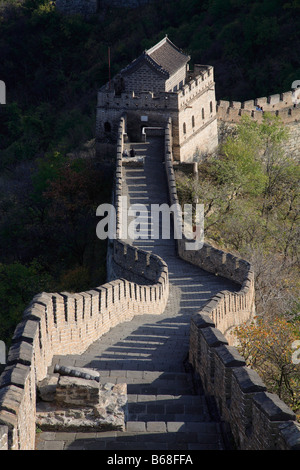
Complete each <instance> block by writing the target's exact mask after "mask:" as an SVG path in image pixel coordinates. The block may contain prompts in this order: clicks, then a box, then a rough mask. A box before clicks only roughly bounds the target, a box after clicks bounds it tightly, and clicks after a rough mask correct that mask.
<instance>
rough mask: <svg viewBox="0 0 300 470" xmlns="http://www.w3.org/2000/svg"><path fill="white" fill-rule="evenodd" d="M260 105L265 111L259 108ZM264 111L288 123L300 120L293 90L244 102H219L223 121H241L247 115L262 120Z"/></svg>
mask: <svg viewBox="0 0 300 470" xmlns="http://www.w3.org/2000/svg"><path fill="white" fill-rule="evenodd" d="M258 106H260V107H261V108H262V109H263V111H261V110H258V109H257V107H258ZM264 112H268V113H271V114H274V115H275V116H279V117H280V118H281V119H282V121H283V123H286V124H288V123H292V122H297V121H299V120H300V106H299V105H296V104H294V102H293V92H292V91H289V92H285V93H281V94H276V95H271V96H268V97H262V98H256V99H255V100H248V101H244V102H241V101H226V100H220V101H218V102H217V115H218V119H220V120H221V121H227V122H239V121H240V119H241V116H243V115H247V116H249V117H251V118H253V119H254V120H256V121H258V122H261V121H262V118H263V113H264Z"/></svg>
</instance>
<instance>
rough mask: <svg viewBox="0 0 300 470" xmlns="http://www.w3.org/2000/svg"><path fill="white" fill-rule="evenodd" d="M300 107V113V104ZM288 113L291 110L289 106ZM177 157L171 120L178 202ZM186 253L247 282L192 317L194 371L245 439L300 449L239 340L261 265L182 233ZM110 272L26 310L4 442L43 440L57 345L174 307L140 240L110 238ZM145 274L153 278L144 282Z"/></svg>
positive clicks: (298, 428) (23, 445) (8, 381)
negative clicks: (41, 425) (44, 403)
mask: <svg viewBox="0 0 300 470" xmlns="http://www.w3.org/2000/svg"><path fill="white" fill-rule="evenodd" d="M287 96H288V97H289V96H290V94H288V95H287ZM271 101H272V100H271ZM280 101H282V100H280ZM280 101H278V103H280ZM278 103H277V104H278ZM268 104H269V105H271V104H272V103H268ZM264 105H265V106H266V104H264ZM218 106H219V111H218V113H221V111H220V109H221V108H222V110H224V113H226V115H231V116H232V114H231V113H233V114H234V116H235V118H234V119H235V120H238V116H240V115H241V114H242V113H243V112H244V111H243V110H246V111H248V112H250V113H252V112H253V110H251V108H250V110H248V108H247V107H246V108H245V107H244V106H245V105H244V106H238V108H237V109H236V110H235V108H234V107H233V106H232V105H230V106H227V104H226V105H225V107H224V106H221V105H220V104H219V105H218ZM276 111H277V110H275V112H276ZM222 112H223V111H222ZM273 112H274V110H273ZM279 112H280V111H279ZM291 112H292V113H299V109H297V110H296V111H295V109H292V111H291ZM284 113H285V115H286V116H290V115H291V113H290V112H289V111H284ZM297 116H298V114H297ZM293 118H294V120H295V115H293ZM124 129H125V128H124V119H123V118H122V119H121V121H120V125H119V130H118V142H117V158H116V177H115V188H114V203H115V207H116V209H117V233H119V230H120V201H121V199H120V198H121V195H122V151H123V142H124ZM172 161H173V157H172V135H171V123H170V121H169V122H168V125H167V127H166V129H165V170H166V180H167V184H168V190H169V196H170V203H176V202H177V201H178V199H177V192H176V184H175V177H174V170H173V163H172ZM178 255H179V257H181V258H183V259H185V260H186V261H188V262H190V263H192V264H195V265H197V266H199V267H201V268H202V269H204V270H207V271H209V272H211V273H214V274H216V275H221V276H224V277H225V278H228V279H231V280H234V281H235V282H236V283H238V284H239V285H240V286H241V288H240V290H239V291H238V292H234V293H232V292H227V291H222V292H220V293H219V294H217V295H216V296H214V297H213V298H211V299H210V301H209V302H208V303H207V304H206V305H205V306H204V307H203V308H202V309H201V310H200V311H198V312H197V313H196V314H194V315H193V316H192V318H191V326H190V349H189V361H190V363H191V365H192V366H193V369H194V373H195V374H196V375H197V376H198V377H200V379H201V382H202V384H203V387H204V390H205V393H206V394H207V396H209V397H213V398H214V400H215V402H216V405H217V407H218V410H219V413H220V415H221V418H222V420H223V421H224V423H225V424H226V426H228V427H229V428H230V429H231V432H232V434H233V436H234V440H235V444H236V446H237V448H238V449H242V450H245V449H254V450H265V449H281V450H291V449H300V425H299V423H297V422H296V417H295V414H294V413H293V412H292V411H291V410H290V409H289V408H288V407H287V406H286V405H285V403H283V402H282V401H281V400H280V399H279V397H278V396H276V395H274V394H270V393H269V392H268V391H267V390H266V387H265V385H264V384H263V383H262V381H261V379H260V378H259V376H258V375H257V374H256V373H255V372H254V371H253V370H251V369H249V368H248V367H246V365H245V361H244V359H243V358H242V357H241V356H240V355H239V354H238V352H237V349H236V348H235V347H234V345H232V341H231V337H230V331H231V329H232V328H233V327H234V326H237V325H239V324H241V323H243V322H245V321H249V320H250V319H252V318H253V314H254V295H255V293H254V274H253V271H252V268H251V265H249V263H248V262H246V261H244V260H241V259H238V258H237V257H235V256H232V255H231V254H228V253H224V252H223V251H221V250H217V249H215V248H213V247H212V246H209V245H208V244H205V245H204V247H203V249H202V250H200V251H199V252H193V251H186V250H185V248H184V241H182V240H179V241H178ZM108 279H111V280H110V282H107V283H106V284H104V285H102V286H99V287H97V288H95V289H92V290H90V291H87V292H81V293H77V294H70V293H64V292H62V293H41V294H38V295H37V296H35V297H34V299H33V300H32V302H31V304H30V305H29V306H28V308H27V309H26V310H25V312H24V314H23V319H22V321H21V322H20V324H19V325H18V326H17V328H16V330H15V333H14V336H13V339H12V346H11V348H10V350H9V352H8V357H7V364H6V367H5V369H4V371H3V373H2V375H1V376H0V449H1V450H32V449H35V439H36V420H35V415H36V388H37V384H38V383H39V382H40V381H41V380H43V379H44V378H45V377H46V376H47V369H48V367H49V365H50V364H51V361H52V358H53V356H54V354H62V355H64V354H70V353H72V354H75V353H77V354H81V353H82V352H83V351H84V350H85V349H86V348H87V347H88V346H89V345H90V344H92V343H93V342H94V341H95V340H96V339H99V338H100V337H101V336H102V335H103V334H104V333H105V332H107V331H108V330H110V329H111V328H113V327H114V326H115V325H117V324H119V323H122V322H124V321H128V320H129V319H130V318H132V317H133V316H135V315H143V314H147V313H148V312H149V309H151V310H152V311H153V310H155V313H157V315H159V314H160V313H162V312H163V311H164V309H165V306H166V303H167V300H168V285H169V281H168V266H167V264H166V263H165V262H164V260H163V259H161V258H160V257H158V256H156V255H150V254H149V253H147V252H144V251H142V250H139V249H137V248H133V247H132V246H130V245H128V244H126V243H124V242H122V241H120V240H118V237H117V239H115V240H110V241H109V248H108ZM112 279H113V280H112ZM143 279H144V280H145V282H144V283H143V282H142V283H141V282H140V281H141V280H143ZM153 305H155V309H153Z"/></svg>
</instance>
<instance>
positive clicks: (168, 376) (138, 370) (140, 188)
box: [37, 138, 236, 450]
mask: <svg viewBox="0 0 300 470" xmlns="http://www.w3.org/2000/svg"><path fill="white" fill-rule="evenodd" d="M136 149H137V152H138V153H141V154H144V155H146V161H145V166H144V168H129V167H127V168H126V169H125V176H124V195H128V196H129V197H130V204H133V203H143V204H150V203H151V204H154V203H159V204H162V203H163V202H166V203H168V196H167V188H166V181H165V174H164V167H163V163H162V155H163V141H162V140H161V139H160V138H151V141H150V144H149V143H147V144H141V145H136ZM147 230H148V229H147V227H145V233H147ZM133 244H134V245H136V246H139V247H141V248H143V249H145V250H149V251H151V252H153V253H157V254H159V255H160V256H162V258H163V259H164V260H165V261H166V262H167V264H168V267H169V278H170V296H169V301H168V304H167V307H166V309H165V311H164V313H163V314H162V315H159V316H157V315H145V316H140V317H135V318H134V319H133V320H132V321H130V322H126V323H123V324H121V325H118V326H117V327H115V328H113V329H112V330H111V331H109V332H108V333H107V334H105V335H104V336H103V337H101V338H100V339H99V340H98V341H96V342H95V343H94V344H92V345H91V346H90V347H89V348H88V350H87V351H86V352H85V353H84V354H82V355H80V356H77V355H72V356H63V357H55V358H54V360H53V364H55V363H60V364H61V365H68V366H72V365H74V366H78V367H90V368H94V369H97V370H99V371H100V374H101V381H102V382H114V383H124V382H126V383H127V390H128V416H127V423H126V431H125V432H117V431H114V432H101V433H99V432H95V433H61V432H43V433H41V434H39V435H38V439H37V449H38V450H58V449H66V450H67V449H68V450H92V449H93V450H100V449H107V450H202V449H203V450H211V449H220V450H221V449H224V442H223V436H222V433H221V430H220V425H219V423H218V422H215V421H214V420H213V416H212V414H211V412H210V407H209V406H208V404H207V402H206V400H205V398H204V396H203V394H202V391H201V384H200V385H199V384H195V383H194V381H193V375H192V373H191V370H190V368H189V365H188V362H187V356H188V346H189V323H190V316H191V314H192V313H193V312H195V311H197V310H199V308H200V307H201V305H203V304H204V303H206V301H207V300H208V299H209V298H210V297H212V296H213V295H214V294H216V293H217V292H219V291H220V290H223V289H228V290H234V289H236V286H235V285H234V284H232V283H231V282H229V281H227V280H225V279H222V278H220V277H216V276H214V275H211V274H209V273H207V272H205V271H202V270H201V269H199V268H196V267H195V266H193V265H191V264H189V263H186V262H184V261H182V260H180V259H179V258H178V257H177V256H176V250H175V243H174V240H146V239H145V240H137V241H134V242H133Z"/></svg>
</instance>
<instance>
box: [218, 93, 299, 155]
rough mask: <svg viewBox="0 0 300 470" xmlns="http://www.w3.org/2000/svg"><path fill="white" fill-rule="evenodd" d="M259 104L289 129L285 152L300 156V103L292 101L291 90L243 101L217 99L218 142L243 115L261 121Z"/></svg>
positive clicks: (220, 141)
mask: <svg viewBox="0 0 300 470" xmlns="http://www.w3.org/2000/svg"><path fill="white" fill-rule="evenodd" d="M258 105H259V106H261V107H262V108H263V111H265V112H268V113H271V114H273V115H275V116H279V117H280V119H281V120H282V122H283V124H285V125H286V127H287V129H288V131H289V137H288V140H287V142H285V144H284V148H285V151H286V153H287V154H288V155H289V156H291V157H292V158H295V159H299V158H300V105H299V104H298V105H295V104H294V102H293V92H292V91H290V92H286V93H282V94H278V95H271V96H268V97H262V98H257V99H255V100H249V101H245V102H240V101H230V102H229V101H218V103H217V118H218V136H219V143H222V142H223V141H224V139H225V138H226V137H227V136H228V135H230V134H231V133H232V132H234V130H235V128H236V124H238V123H239V122H240V120H241V117H242V116H244V115H247V116H249V117H250V118H251V119H253V120H255V121H257V122H262V119H263V112H261V111H258V110H257V109H256V106H258Z"/></svg>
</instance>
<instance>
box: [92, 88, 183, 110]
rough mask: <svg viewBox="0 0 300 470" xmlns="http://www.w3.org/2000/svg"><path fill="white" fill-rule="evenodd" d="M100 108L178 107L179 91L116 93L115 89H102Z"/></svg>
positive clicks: (100, 92) (99, 100)
mask: <svg viewBox="0 0 300 470" xmlns="http://www.w3.org/2000/svg"><path fill="white" fill-rule="evenodd" d="M97 106H98V108H105V109H120V110H122V111H124V112H126V110H146V109H147V108H148V109H153V110H165V109H166V108H168V109H171V108H174V109H176V108H177V106H178V96H177V93H175V92H174V93H168V92H159V93H152V92H139V94H138V95H136V94H135V93H134V92H132V93H121V94H119V95H118V94H115V92H114V91H110V92H108V91H107V90H105V89H101V90H100V91H99V92H98V103H97Z"/></svg>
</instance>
